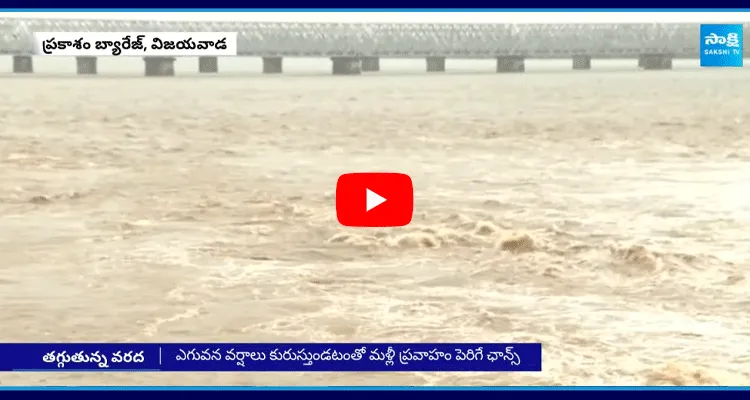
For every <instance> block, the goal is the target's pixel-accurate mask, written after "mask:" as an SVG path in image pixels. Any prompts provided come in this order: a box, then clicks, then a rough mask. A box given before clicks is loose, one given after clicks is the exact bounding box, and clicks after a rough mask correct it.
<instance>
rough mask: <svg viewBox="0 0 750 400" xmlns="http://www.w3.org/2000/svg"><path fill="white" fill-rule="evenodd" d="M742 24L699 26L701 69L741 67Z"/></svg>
mask: <svg viewBox="0 0 750 400" xmlns="http://www.w3.org/2000/svg"><path fill="white" fill-rule="evenodd" d="M742 32H743V28H742V24H701V37H700V59H701V67H742V62H743V58H744V56H743V51H742V49H743V44H742Z"/></svg>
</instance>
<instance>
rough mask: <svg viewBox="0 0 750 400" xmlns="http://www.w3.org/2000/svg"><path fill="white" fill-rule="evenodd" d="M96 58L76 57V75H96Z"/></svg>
mask: <svg viewBox="0 0 750 400" xmlns="http://www.w3.org/2000/svg"><path fill="white" fill-rule="evenodd" d="M96 61H97V60H96V57H91V56H79V57H76V73H77V74H78V75H96V74H97V62H96Z"/></svg>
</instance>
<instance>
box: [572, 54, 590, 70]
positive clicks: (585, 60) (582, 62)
mask: <svg viewBox="0 0 750 400" xmlns="http://www.w3.org/2000/svg"><path fill="white" fill-rule="evenodd" d="M573 69H574V70H586V69H591V56H586V55H578V56H573Z"/></svg>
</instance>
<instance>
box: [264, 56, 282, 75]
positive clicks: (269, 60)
mask: <svg viewBox="0 0 750 400" xmlns="http://www.w3.org/2000/svg"><path fill="white" fill-rule="evenodd" d="M283 66H284V59H283V58H281V57H263V73H264V74H280V73H281V72H282V71H283Z"/></svg>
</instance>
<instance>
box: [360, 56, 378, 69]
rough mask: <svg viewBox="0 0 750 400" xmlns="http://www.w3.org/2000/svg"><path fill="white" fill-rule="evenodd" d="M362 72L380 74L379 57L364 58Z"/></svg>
mask: <svg viewBox="0 0 750 400" xmlns="http://www.w3.org/2000/svg"><path fill="white" fill-rule="evenodd" d="M362 71H364V72H378V71H380V58H379V57H362Z"/></svg>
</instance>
